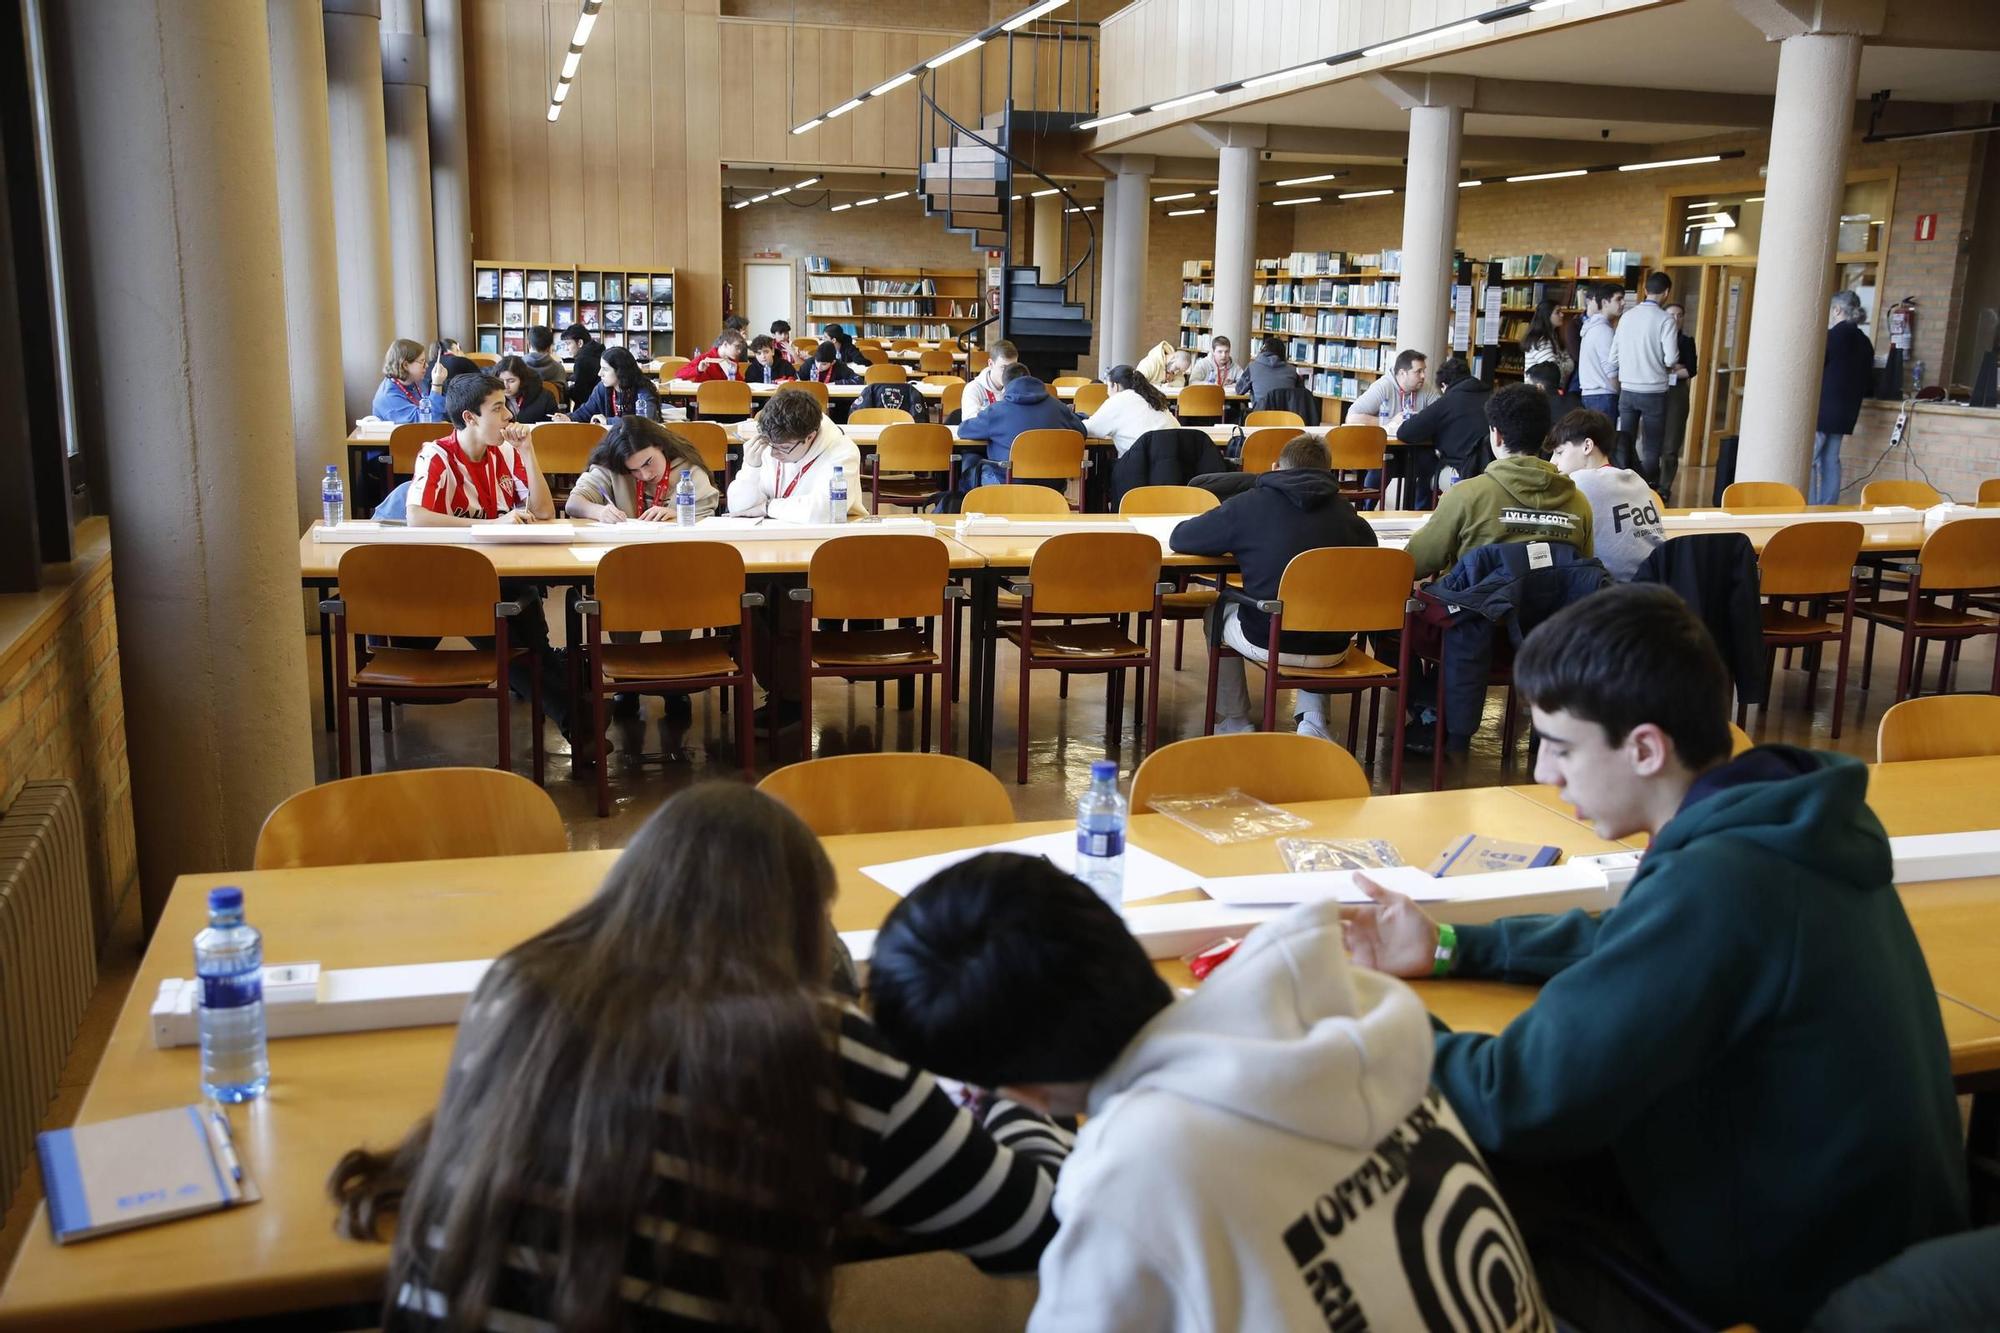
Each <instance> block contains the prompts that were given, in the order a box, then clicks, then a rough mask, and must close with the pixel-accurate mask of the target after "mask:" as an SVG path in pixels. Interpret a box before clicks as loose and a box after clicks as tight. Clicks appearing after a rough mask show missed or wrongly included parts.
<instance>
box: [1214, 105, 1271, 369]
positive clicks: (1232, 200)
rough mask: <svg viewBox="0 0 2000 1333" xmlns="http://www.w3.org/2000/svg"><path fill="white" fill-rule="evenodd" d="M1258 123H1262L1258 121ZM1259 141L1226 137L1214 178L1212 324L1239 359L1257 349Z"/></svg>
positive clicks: (1244, 359)
mask: <svg viewBox="0 0 2000 1333" xmlns="http://www.w3.org/2000/svg"><path fill="white" fill-rule="evenodd" d="M1258 128H1260V129H1261V128H1262V127H1261V126H1260V127H1258ZM1261 146H1262V143H1261V140H1260V141H1259V142H1258V143H1228V144H1224V145H1223V146H1222V147H1221V148H1220V149H1219V150H1218V151H1219V154H1220V157H1219V159H1218V161H1217V163H1216V179H1215V188H1216V191H1217V193H1216V196H1215V304H1214V305H1212V306H1210V307H1209V312H1210V317H1211V318H1212V319H1213V321H1214V327H1213V328H1211V329H1210V330H1209V333H1210V334H1211V336H1212V335H1214V334H1217V333H1220V334H1222V335H1223V336H1224V337H1226V338H1228V339H1229V342H1230V345H1231V346H1232V347H1234V348H1235V349H1236V361H1237V364H1238V365H1243V364H1246V363H1248V362H1249V360H1250V358H1252V357H1254V356H1255V355H1257V342H1256V339H1255V337H1254V336H1252V332H1251V329H1250V289H1251V287H1252V286H1253V285H1254V283H1255V269H1256V264H1257V169H1258V168H1257V160H1258V159H1257V153H1258V149H1259V148H1260V147H1261Z"/></svg>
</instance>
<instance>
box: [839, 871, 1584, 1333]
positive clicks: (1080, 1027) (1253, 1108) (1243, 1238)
mask: <svg viewBox="0 0 2000 1333" xmlns="http://www.w3.org/2000/svg"><path fill="white" fill-rule="evenodd" d="M869 989H870V993H871V995H872V998H873V1001H874V1013H875V1021H876V1024H877V1026H878V1027H880V1029H881V1030H882V1032H883V1033H884V1034H885V1035H886V1036H887V1037H888V1038H889V1040H890V1042H891V1044H892V1045H893V1046H894V1047H895V1049H896V1050H897V1051H898V1053H899V1054H901V1055H902V1056H903V1057H904V1058H906V1059H908V1060H910V1061H911V1062H912V1063H913V1064H918V1065H921V1066H923V1067H925V1068H928V1069H931V1070H935V1071H936V1072H938V1073H941V1074H946V1075H949V1076H950V1077H953V1078H957V1079H961V1080H963V1081H965V1082H967V1083H969V1084H973V1085H976V1086H979V1087H984V1088H995V1089H998V1088H1007V1089H1009V1092H1008V1095H1009V1096H1013V1097H1015V1098H1017V1099H1019V1100H1021V1101H1023V1102H1025V1103H1027V1104H1030V1105H1035V1106H1040V1107H1043V1108H1046V1109H1047V1110H1048V1111H1050V1112H1052V1113H1054V1114H1060V1115H1076V1114H1083V1115H1086V1116H1087V1117H1088V1118H1087V1119H1086V1121H1085V1123H1084V1126H1083V1131H1082V1133H1081V1134H1079V1135H1078V1137H1077V1142H1076V1149H1075V1151H1074V1152H1073V1153H1072V1154H1071V1156H1070V1158H1069V1160H1068V1162H1067V1163H1066V1164H1065V1165H1064V1167H1063V1170H1062V1175H1061V1178H1060V1180H1059V1181H1058V1182H1057V1185H1056V1196H1055V1209H1056V1216H1057V1217H1058V1218H1059V1219H1060V1221H1061V1224H1062V1226H1061V1230H1060V1231H1058V1232H1057V1234H1056V1238H1055V1241H1054V1242H1053V1243H1052V1244H1051V1245H1050V1246H1049V1248H1048V1249H1047V1250H1045V1251H1044V1252H1043V1254H1042V1262H1041V1293H1040V1297H1039V1299H1038V1301H1037V1304H1036V1306H1035V1312H1034V1316H1033V1318H1032V1319H1031V1320H1030V1322H1029V1330H1030V1333H1069V1331H1071V1330H1074V1331H1075V1333H1085V1331H1086V1330H1087V1331H1088V1333H1101V1331H1102V1330H1111V1329H1135V1330H1137V1329H1146V1330H1159V1329H1172V1330H1187V1331H1188V1333H1194V1330H1200V1331H1201V1333H1232V1331H1234V1330H1241V1331H1243V1333H1252V1331H1257V1333H1261V1331H1262V1330H1267V1329H1287V1330H1310V1329H1327V1330H1334V1329H1343V1330H1344V1329H1349V1328H1361V1327H1368V1328H1375V1329H1417V1328H1478V1329H1494V1330H1501V1329H1508V1330H1545V1329H1552V1328H1553V1327H1554V1324H1553V1321H1552V1319H1551V1317H1550V1315H1549V1312H1548V1309H1547V1307H1546V1306H1545V1304H1544V1303H1543V1300H1542V1296H1541V1290H1540V1287H1539V1285H1538V1283H1537V1281H1536V1278H1535V1274H1534V1270H1533V1268H1532V1267H1531V1266H1530V1264H1529V1261H1528V1256H1527V1252H1526V1249H1525V1247H1524V1246H1523V1243H1522V1240H1521V1236H1520V1233H1519V1231H1518V1230H1517V1229H1516V1227H1515V1225H1514V1221H1513V1219H1512V1217H1511V1216H1510V1215H1509V1213H1508V1211H1507V1208H1506V1205H1505V1204H1504V1203H1502V1202H1501V1199H1500V1196H1499V1192H1498V1190H1497V1189H1496V1188H1495V1186H1494V1184H1493V1181H1492V1179H1491V1178H1490V1176H1489V1175H1488V1174H1487V1171H1486V1167H1485V1165H1484V1164H1483V1163H1482V1162H1481V1160H1480V1157H1479V1154H1478V1152H1477V1150H1476V1149H1474V1148H1473V1146H1472V1144H1471V1141H1470V1140H1469V1139H1468V1137H1467V1136H1466V1133H1465V1130H1464V1128H1463V1127H1462V1126H1461V1125H1460V1124H1459V1122H1458V1118H1457V1116H1456V1115H1454V1114H1453V1112H1452V1110H1451V1108H1450V1107H1449V1106H1448V1105H1447V1104H1446V1103H1445V1102H1444V1100H1443V1099H1442V1098H1441V1097H1440V1096H1439V1095H1438V1093H1437V1091H1436V1090H1435V1089H1433V1088H1432V1087H1430V1065H1431V1056H1430V1051H1431V1048H1432V1037H1431V1029H1430V1024H1429V1020H1428V1019H1427V1018H1426V1017H1425V1014H1424V1010H1423V1006H1422V1005H1421V1004H1420V1003H1419V1002H1418V1000H1417V998H1416V996H1415V995H1414V994H1413V993H1412V992H1411V991H1410V990H1409V989H1408V988H1407V987H1405V986H1404V985H1403V984H1402V983H1400V982H1398V981H1395V980H1392V979H1391V978H1389V977H1386V976H1383V975H1381V974H1379V973H1375V972H1364V971H1361V970H1359V969H1355V968H1351V967H1349V965H1348V963H1347V956H1346V953H1345V951H1344V949H1343V946H1342V932H1341V924H1340V910H1339V907H1338V905H1337V904H1333V903H1323V904H1311V905H1307V906H1303V907H1299V908H1296V909H1294V910H1293V911H1290V912H1288V913H1286V914H1285V915H1284V916H1282V917H1280V918H1278V919H1277V920H1275V921H1272V922H1270V923H1269V924H1267V925H1265V926H1262V927H1260V928H1258V929H1257V930H1255V931H1253V932H1251V934H1250V936H1249V938H1248V939H1246V940H1245V941H1244V942H1243V944H1242V946H1241V947H1240V948H1239V949H1238V950H1237V951H1236V954H1235V956H1234V957H1232V958H1230V959H1229V960H1228V961H1227V962H1225V963H1223V964H1222V965H1221V967H1220V968H1219V969H1218V970H1217V971H1216V972H1214V973H1213V974H1212V975H1211V976H1210V977H1209V978H1208V980H1207V981H1206V982H1205V983H1203V985H1202V987H1201V989H1200V990H1199V991H1198V992H1196V993H1195V994H1194V995H1193V996H1192V997H1190V998H1188V999H1185V1000H1179V1001H1176V1000H1175V999H1174V997H1173V993H1172V991H1170V990H1169V989H1168V987H1167V985H1166V983H1165V982H1164V981H1162V980H1161V979H1160V977H1159V975H1158V973H1156V972H1155V971H1154V970H1153V965H1152V964H1151V963H1150V962H1149V961H1148V960H1147V958H1146V955H1145V952H1144V950H1142V949H1141V948H1140V947H1139V944H1138V941H1136V940H1135V939H1133V938H1132V936H1131V934H1130V933H1129V932H1128V931H1127V930H1126V928H1125V925H1124V922H1123V921H1122V920H1120V918H1119V917H1118V915H1117V914H1116V913H1115V912H1114V911H1112V909H1111V908H1110V907H1108V906H1106V905H1105V904H1104V902H1103V901H1102V900H1100V899H1099V898H1097V897H1096V895H1094V894H1093V893H1092V892H1091V891H1090V890H1089V889H1088V888H1086V887H1085V886H1084V885H1082V884H1081V883H1079V882H1078V881H1076V880H1075V879H1072V878H1071V877H1070V876H1068V875H1066V874H1064V873H1063V872H1062V871H1060V870H1057V869H1056V868H1055V867H1053V866H1051V865H1050V864H1049V863H1048V862H1047V861H1045V860H1042V859H1040V858H1036V857H1027V856H1019V855H1014V854H1011V853H989V854H987V855H984V856H979V857H975V858H973V859H972V860H969V861H965V862H961V863H960V864H958V865H956V866H952V867H950V868H949V869H947V870H944V871H941V872H939V873H938V874H937V875H936V876H934V877H933V878H932V879H930V880H929V881H928V882H926V883H925V884H924V885H922V886H921V887H920V888H918V889H917V890H916V892H915V893H913V894H911V895H910V896H909V897H908V898H906V899H905V900H904V901H903V902H902V903H901V904H899V905H898V906H897V908H896V910H895V911H894V912H892V913H890V915H889V919H888V920H887V921H886V922H885V923H884V924H883V927H882V930H881V933H880V934H879V935H878V936H877V938H876V942H875V951H874V956H873V958H872V960H871V962H870V982H869Z"/></svg>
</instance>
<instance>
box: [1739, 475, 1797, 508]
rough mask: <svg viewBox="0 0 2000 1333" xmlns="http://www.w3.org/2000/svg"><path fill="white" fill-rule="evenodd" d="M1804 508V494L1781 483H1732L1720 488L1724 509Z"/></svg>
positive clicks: (1793, 487) (1794, 487)
mask: <svg viewBox="0 0 2000 1333" xmlns="http://www.w3.org/2000/svg"><path fill="white" fill-rule="evenodd" d="M1779 506H1786V507H1791V508H1797V509H1804V508H1805V507H1806V497H1805V492H1803V491H1801V490H1800V489H1799V488H1798V487H1796V486H1788V485H1786V484H1785V483H1784V482H1782V481H1732V482H1730V483H1729V484H1728V485H1727V486H1724V487H1723V488H1722V507H1723V508H1724V509H1773V508H1777V507H1779Z"/></svg>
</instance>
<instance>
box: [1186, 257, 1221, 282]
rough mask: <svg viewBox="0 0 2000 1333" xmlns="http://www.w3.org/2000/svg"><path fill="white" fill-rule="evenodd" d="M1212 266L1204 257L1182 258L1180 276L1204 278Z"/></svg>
mask: <svg viewBox="0 0 2000 1333" xmlns="http://www.w3.org/2000/svg"><path fill="white" fill-rule="evenodd" d="M1213 267H1214V266H1213V265H1212V264H1211V263H1210V262H1209V261H1208V260H1206V259H1184V260H1182V261H1181V276H1182V277H1183V278H1193V279H1201V278H1206V277H1208V276H1209V272H1210V270H1211V269H1212V268H1213Z"/></svg>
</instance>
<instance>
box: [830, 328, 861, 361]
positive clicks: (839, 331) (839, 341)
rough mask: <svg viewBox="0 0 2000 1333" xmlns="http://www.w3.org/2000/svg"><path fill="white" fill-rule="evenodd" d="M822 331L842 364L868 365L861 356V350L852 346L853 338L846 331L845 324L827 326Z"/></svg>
mask: <svg viewBox="0 0 2000 1333" xmlns="http://www.w3.org/2000/svg"><path fill="white" fill-rule="evenodd" d="M823 331H824V332H825V334H826V337H827V340H828V341H830V342H832V344H833V345H834V348H835V350H837V351H838V352H839V353H840V360H841V362H842V364H844V365H849V366H866V365H867V364H868V358H867V357H865V356H863V355H861V349H860V348H858V347H856V346H855V345H854V336H853V335H852V334H850V333H849V332H848V331H847V326H846V325H845V324H829V325H827V326H826V328H825V330H823Z"/></svg>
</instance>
